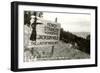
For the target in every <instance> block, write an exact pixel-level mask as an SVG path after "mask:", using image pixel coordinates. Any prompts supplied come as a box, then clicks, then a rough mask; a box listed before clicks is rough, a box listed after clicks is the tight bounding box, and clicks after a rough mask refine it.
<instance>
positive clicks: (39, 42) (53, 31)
mask: <svg viewBox="0 0 100 73" xmlns="http://www.w3.org/2000/svg"><path fill="white" fill-rule="evenodd" d="M37 22H41V23H42V24H37V25H36V34H37V35H36V41H29V42H28V43H30V44H29V45H28V46H30V47H32V46H51V45H55V44H57V43H58V41H59V38H60V24H59V23H56V22H52V21H49V20H44V19H42V18H38V21H37Z"/></svg>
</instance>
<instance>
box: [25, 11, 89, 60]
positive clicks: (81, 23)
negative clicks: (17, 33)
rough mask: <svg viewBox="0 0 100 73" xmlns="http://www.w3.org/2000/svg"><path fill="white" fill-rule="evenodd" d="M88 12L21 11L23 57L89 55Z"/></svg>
mask: <svg viewBox="0 0 100 73" xmlns="http://www.w3.org/2000/svg"><path fill="white" fill-rule="evenodd" d="M90 18H91V15H90V14H85V13H83V14H80V13H77V14H76V13H67V12H66V13H59V12H39V11H24V61H25V62H30V61H43V60H45V61H46V60H71V59H88V58H90V50H91V49H90V37H91V34H90V32H91V31H90V27H91V20H90Z"/></svg>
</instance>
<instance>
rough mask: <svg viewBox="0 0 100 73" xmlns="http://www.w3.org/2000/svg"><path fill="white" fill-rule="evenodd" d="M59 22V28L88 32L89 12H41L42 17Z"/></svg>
mask: <svg viewBox="0 0 100 73" xmlns="http://www.w3.org/2000/svg"><path fill="white" fill-rule="evenodd" d="M56 17H57V22H58V23H60V24H61V28H63V29H64V30H65V31H70V32H90V24H91V23H90V19H91V15H90V14H75V13H53V12H43V18H44V19H46V20H51V21H55V18H56Z"/></svg>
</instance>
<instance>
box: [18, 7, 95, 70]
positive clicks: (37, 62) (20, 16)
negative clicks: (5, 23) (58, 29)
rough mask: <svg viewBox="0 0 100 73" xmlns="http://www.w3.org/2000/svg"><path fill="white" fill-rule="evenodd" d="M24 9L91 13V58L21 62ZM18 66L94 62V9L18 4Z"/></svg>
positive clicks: (48, 65)
mask: <svg viewBox="0 0 100 73" xmlns="http://www.w3.org/2000/svg"><path fill="white" fill-rule="evenodd" d="M24 10H28V11H29V10H30V11H50V12H51V11H53V12H73V13H89V14H91V54H90V56H91V58H90V59H79V60H58V61H35V62H23V50H24V49H23V25H24V16H23V15H24ZM18 11H19V12H18V21H19V22H18V32H19V34H18V35H19V36H18V38H19V42H18V45H19V46H18V68H35V67H50V66H64V65H66V66H71V65H84V64H85V65H86V64H95V10H93V9H77V8H60V7H46V6H25V5H19V6H18Z"/></svg>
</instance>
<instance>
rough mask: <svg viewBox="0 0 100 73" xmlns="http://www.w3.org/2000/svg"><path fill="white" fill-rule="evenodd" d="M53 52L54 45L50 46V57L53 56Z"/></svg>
mask: <svg viewBox="0 0 100 73" xmlns="http://www.w3.org/2000/svg"><path fill="white" fill-rule="evenodd" d="M53 53H54V45H53V46H52V49H51V55H50V56H51V57H52V56H53Z"/></svg>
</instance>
